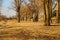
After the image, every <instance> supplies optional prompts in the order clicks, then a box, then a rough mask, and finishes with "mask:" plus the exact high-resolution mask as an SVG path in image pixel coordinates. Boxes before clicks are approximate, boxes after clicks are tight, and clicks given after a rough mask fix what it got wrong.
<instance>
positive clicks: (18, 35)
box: [0, 20, 60, 40]
mask: <svg viewBox="0 0 60 40" xmlns="http://www.w3.org/2000/svg"><path fill="white" fill-rule="evenodd" d="M43 25H44V23H43V22H42V21H40V22H31V21H27V22H26V21H21V22H20V23H18V22H17V21H12V20H8V21H7V22H5V21H1V22H0V40H60V26H59V25H60V24H59V25H58V24H56V25H54V24H53V25H52V26H43Z"/></svg>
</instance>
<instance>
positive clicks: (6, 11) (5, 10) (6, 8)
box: [2, 0, 28, 17]
mask: <svg viewBox="0 0 60 40" xmlns="http://www.w3.org/2000/svg"><path fill="white" fill-rule="evenodd" d="M12 2H13V1H12V0H3V4H2V15H5V16H7V17H11V16H14V15H16V12H15V11H14V10H13V9H10V7H11V6H12V4H13V3H12ZM25 2H27V3H28V0H25Z"/></svg>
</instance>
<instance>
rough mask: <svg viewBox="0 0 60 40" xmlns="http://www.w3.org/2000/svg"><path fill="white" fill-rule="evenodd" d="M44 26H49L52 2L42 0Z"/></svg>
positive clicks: (50, 0)
mask: <svg viewBox="0 0 60 40" xmlns="http://www.w3.org/2000/svg"><path fill="white" fill-rule="evenodd" d="M44 11H45V12H44V14H45V25H46V26H50V21H51V14H52V0H44Z"/></svg>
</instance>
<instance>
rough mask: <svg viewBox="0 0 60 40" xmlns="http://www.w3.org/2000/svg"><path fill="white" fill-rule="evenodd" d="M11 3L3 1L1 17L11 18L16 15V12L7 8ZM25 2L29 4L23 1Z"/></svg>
mask: <svg viewBox="0 0 60 40" xmlns="http://www.w3.org/2000/svg"><path fill="white" fill-rule="evenodd" d="M53 1H54V0H53ZM12 2H13V1H12V0H3V5H2V15H5V16H7V17H11V16H13V15H16V12H15V11H14V10H12V9H10V8H9V7H11V6H12V4H13V3H12ZM25 2H27V3H29V2H28V0H25Z"/></svg>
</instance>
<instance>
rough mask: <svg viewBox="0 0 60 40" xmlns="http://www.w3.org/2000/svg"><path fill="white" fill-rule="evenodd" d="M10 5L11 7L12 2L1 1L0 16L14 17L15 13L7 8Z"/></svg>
mask: <svg viewBox="0 0 60 40" xmlns="http://www.w3.org/2000/svg"><path fill="white" fill-rule="evenodd" d="M11 5H12V0H3V4H2V15H5V16H7V17H11V16H13V15H15V11H14V10H12V9H10V8H9V7H10V6H11Z"/></svg>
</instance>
